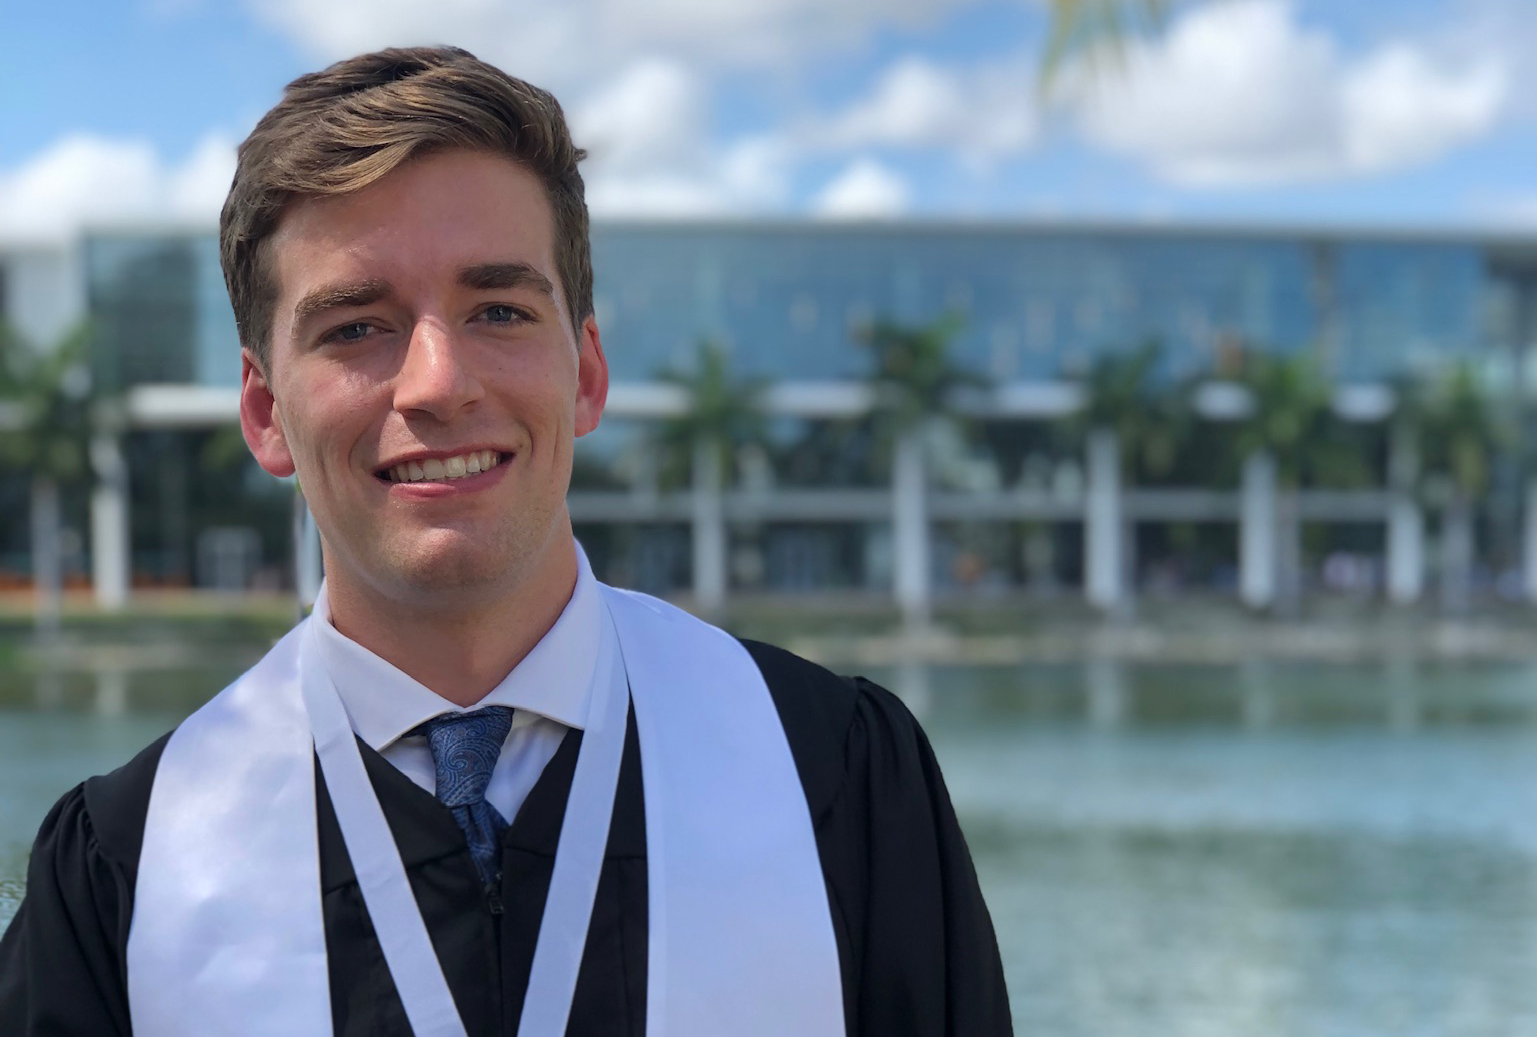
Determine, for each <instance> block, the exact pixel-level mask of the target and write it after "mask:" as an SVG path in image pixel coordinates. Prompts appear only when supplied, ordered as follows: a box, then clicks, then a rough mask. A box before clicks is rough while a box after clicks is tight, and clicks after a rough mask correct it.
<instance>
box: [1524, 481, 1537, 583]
mask: <svg viewBox="0 0 1537 1037" xmlns="http://www.w3.org/2000/svg"><path fill="white" fill-rule="evenodd" d="M1521 533H1522V536H1521V540H1522V544H1521V547H1522V559H1521V560H1522V576H1523V577H1524V579H1523V580H1522V584H1523V589H1524V590H1525V592H1526V600H1527V601H1531V602H1537V479H1532V480H1531V481H1529V482H1528V483H1527V484H1526V513H1525V514H1524V515H1522V516H1521Z"/></svg>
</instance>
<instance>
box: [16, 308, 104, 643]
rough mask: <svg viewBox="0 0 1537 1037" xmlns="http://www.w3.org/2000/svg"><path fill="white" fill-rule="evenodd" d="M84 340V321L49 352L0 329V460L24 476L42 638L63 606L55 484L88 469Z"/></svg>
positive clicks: (83, 475) (73, 480)
mask: <svg viewBox="0 0 1537 1037" xmlns="http://www.w3.org/2000/svg"><path fill="white" fill-rule="evenodd" d="M89 344H90V332H89V329H88V327H87V326H86V325H84V324H82V325H79V326H78V327H76V328H75V329H74V330H73V331H71V332H70V333H69V334H67V335H66V336H65V337H64V339H63V340H62V341H61V342H59V343H58V345H57V346H55V347H54V348H53V349H49V350H39V349H36V348H34V347H33V346H31V345H30V344H28V343H26V342H24V341H23V340H22V339H21V337H20V336H19V335H17V334H15V333H14V332H12V331H10V330H8V329H4V328H0V397H3V398H4V400H5V404H6V407H7V410H8V411H9V414H8V415H7V417H8V420H7V421H6V422H5V427H4V431H3V432H0V463H3V464H4V465H5V466H6V467H8V468H11V469H12V470H16V471H20V472H23V473H25V474H27V475H28V476H29V477H30V479H31V484H32V485H31V512H32V515H31V525H32V572H33V581H34V583H35V585H36V587H37V593H38V603H37V627H38V632H39V634H40V635H41V636H43V637H45V638H51V637H52V636H53V635H54V634H56V633H57V632H58V628H59V617H60V613H61V611H62V608H61V606H62V597H63V594H62V591H63V557H62V551H61V547H60V543H61V537H60V525H61V522H60V509H59V498H60V490H61V488H62V487H65V486H69V485H72V484H77V483H80V482H82V481H84V480H87V479H89V477H90V474H91V463H90V443H91V402H92V401H91V377H90V368H89V367H88V366H87V360H86V355H87V350H88V348H89Z"/></svg>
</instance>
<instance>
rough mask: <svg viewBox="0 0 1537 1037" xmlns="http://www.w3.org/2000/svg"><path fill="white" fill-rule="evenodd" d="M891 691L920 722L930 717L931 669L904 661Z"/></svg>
mask: <svg viewBox="0 0 1537 1037" xmlns="http://www.w3.org/2000/svg"><path fill="white" fill-rule="evenodd" d="M891 691H892V692H893V693H895V694H896V696H897V698H899V699H901V700H902V702H903V704H904V705H906V706H907V708H908V709H909V710H911V711H912V714H913V716H915V717H917V718H918V719H919V720H920V721H922V720H925V719H926V718H927V717H928V715H929V707H930V705H931V701H932V697H933V687H932V685H931V684H930V683H929V667H927V666H925V665H924V664H922V663H920V662H916V661H914V660H912V659H907V660H904V661H903V662H902V663H901V664H900V665H898V666H897V669H896V680H894V681H893V682H892V686H891Z"/></svg>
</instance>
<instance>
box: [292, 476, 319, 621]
mask: <svg viewBox="0 0 1537 1037" xmlns="http://www.w3.org/2000/svg"><path fill="white" fill-rule="evenodd" d="M322 575H323V572H322V568H321V560H320V529H319V527H317V526H316V525H315V516H313V515H311V514H310V509H309V505H308V504H306V503H305V500H304V494H302V493H298V492H296V493H294V589H295V591H296V592H297V593H298V596H299V613H300V615H303V614H305V613H306V612H307V611H308V610H309V608H310V606H312V605H314V604H315V599H316V598H317V597H319V596H320V579H321V576H322Z"/></svg>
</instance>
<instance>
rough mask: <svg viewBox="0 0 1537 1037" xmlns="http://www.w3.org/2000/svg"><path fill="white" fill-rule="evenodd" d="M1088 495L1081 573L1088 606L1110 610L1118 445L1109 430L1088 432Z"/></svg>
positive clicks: (1114, 585)
mask: <svg viewBox="0 0 1537 1037" xmlns="http://www.w3.org/2000/svg"><path fill="white" fill-rule="evenodd" d="M1087 489H1088V492H1087V494H1086V496H1085V498H1084V515H1083V518H1084V537H1083V549H1084V559H1083V572H1084V590H1085V593H1086V594H1087V595H1088V598H1089V604H1091V605H1094V606H1095V607H1097V608H1101V609H1105V610H1107V611H1108V610H1111V609H1114V608H1115V607H1116V606H1117V605H1119V604H1120V603H1121V590H1122V588H1121V566H1122V560H1121V533H1122V522H1121V444H1120V442H1119V441H1118V439H1117V438H1116V434H1115V433H1114V432H1112V431H1111V430H1109V429H1095V430H1094V431H1092V432H1090V433H1089V456H1088V487H1087Z"/></svg>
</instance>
